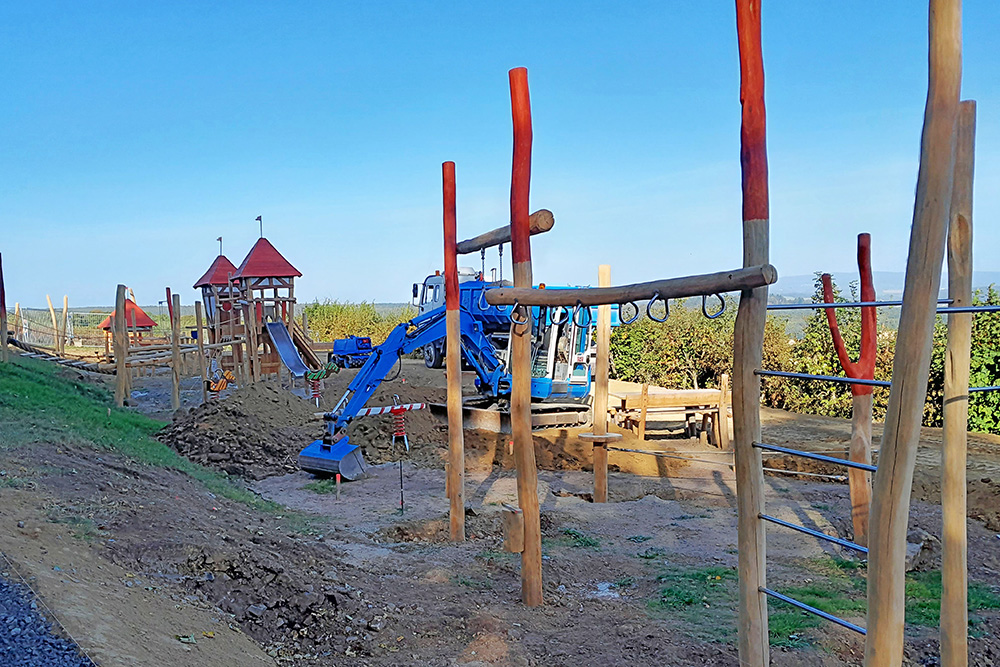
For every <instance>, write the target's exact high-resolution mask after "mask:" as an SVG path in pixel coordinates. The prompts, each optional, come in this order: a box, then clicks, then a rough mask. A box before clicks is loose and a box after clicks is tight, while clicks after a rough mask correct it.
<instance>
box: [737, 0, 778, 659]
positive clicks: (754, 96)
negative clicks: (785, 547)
mask: <svg viewBox="0 0 1000 667" xmlns="http://www.w3.org/2000/svg"><path fill="white" fill-rule="evenodd" d="M760 24H761V19H760V0H736V32H737V36H738V39H739V49H740V102H741V104H742V106H743V115H742V123H741V128H740V166H741V168H742V173H743V265H744V266H755V265H759V264H767V262H768V244H769V236H768V235H769V217H770V212H769V200H768V186H767V131H766V123H765V113H764V57H763V53H762V51H761V43H760ZM766 319H767V287H758V288H756V289H751V290H744V291H742V292H741V293H740V306H739V311H738V312H737V315H736V325H735V326H736V329H735V332H734V337H733V431H734V437H735V453H734V454H735V464H736V500H737V512H738V518H737V531H738V538H737V540H738V544H737V547H738V549H739V575H740V585H739V591H740V594H739V603H740V610H739V641H738V646H739V657H740V664H741V665H747V666H751V667H766V666H767V665H768V664H769V662H770V655H769V653H768V634H767V598H766V597H765V594H764V593H763V592H762V591H761V589H762V588H763V587H764V586H765V585H766V583H767V569H766V567H767V566H766V563H765V555H766V543H765V534H764V523H763V521H762V520H761V519H760V514H761V513H762V512H763V511H764V469H763V467H762V463H761V455H760V450H759V449H756V448H755V447H754V446H753V443H754V442H755V441H759V440H760V377H759V376H757V375H754V371H755V370H756V369H758V368H760V367H761V361H762V358H763V349H764V323H765V320H766Z"/></svg>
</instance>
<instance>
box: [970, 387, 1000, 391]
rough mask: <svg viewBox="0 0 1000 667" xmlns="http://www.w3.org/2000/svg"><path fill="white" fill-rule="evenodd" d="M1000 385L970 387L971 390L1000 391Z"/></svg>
mask: <svg viewBox="0 0 1000 667" xmlns="http://www.w3.org/2000/svg"><path fill="white" fill-rule="evenodd" d="M998 390H1000V387H969V391H970V392H974V391H998Z"/></svg>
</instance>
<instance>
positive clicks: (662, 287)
mask: <svg viewBox="0 0 1000 667" xmlns="http://www.w3.org/2000/svg"><path fill="white" fill-rule="evenodd" d="M777 279H778V270H777V269H775V268H774V267H773V266H771V265H770V264H767V263H764V264H758V265H754V266H747V267H744V268H742V269H734V270H732V271H719V272H717V273H706V274H703V275H698V276H685V277H683V278H668V279H666V280H652V281H649V282H645V283H633V284H630V285H619V286H618V287H586V288H581V289H574V290H558V289H551V290H536V289H531V288H525V287H522V288H518V287H498V288H496V289H491V290H486V302H487V303H489V304H490V305H491V306H510V305H512V304H513V303H514V302H515V301H517V302H518V303H520V304H521V305H522V306H550V307H551V306H575V305H577V304H581V305H584V306H599V305H601V304H605V303H629V302H632V301H646V300H649V299H652V298H653V297H654V296H655V297H656V298H657V299H683V298H688V297H693V296H702V295H706V294H707V295H712V294H721V293H723V292H737V291H740V290H746V289H751V288H754V287H764V286H767V285H770V284H772V283H774V282H775V281H776V280H777Z"/></svg>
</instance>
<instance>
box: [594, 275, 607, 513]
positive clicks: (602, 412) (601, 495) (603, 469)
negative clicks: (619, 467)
mask: <svg viewBox="0 0 1000 667" xmlns="http://www.w3.org/2000/svg"><path fill="white" fill-rule="evenodd" d="M597 285H598V286H599V287H608V286H610V285H611V267H610V266H609V265H607V264H601V265H600V266H599V267H597ZM610 359H611V306H608V305H604V306H599V307H598V308H597V363H596V365H595V368H594V374H595V376H594V435H597V436H602V435H605V434H607V432H608V373H609V369H610V367H611V364H610ZM593 451H594V502H595V503H606V502H608V444H607V443H606V442H594V448H593Z"/></svg>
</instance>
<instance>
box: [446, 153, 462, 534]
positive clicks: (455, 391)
mask: <svg viewBox="0 0 1000 667" xmlns="http://www.w3.org/2000/svg"><path fill="white" fill-rule="evenodd" d="M441 178H442V182H443V188H442V189H443V191H444V300H445V308H446V321H445V325H446V327H447V331H448V339H447V350H446V356H445V368H446V372H447V376H448V478H447V482H446V487H447V494H448V500H449V516H450V518H451V540H452V541H453V542H462V541H463V540H465V436H464V433H463V431H462V429H463V428H464V424H463V421H462V324H461V320H460V318H461V311H460V310H459V291H458V290H459V287H458V252H457V250H456V249H455V246H456V244H457V241H458V237H457V232H456V226H457V223H456V218H457V214H456V207H455V163H454V162H445V163H444V164H442V165H441Z"/></svg>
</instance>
